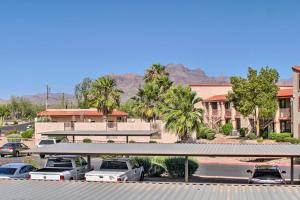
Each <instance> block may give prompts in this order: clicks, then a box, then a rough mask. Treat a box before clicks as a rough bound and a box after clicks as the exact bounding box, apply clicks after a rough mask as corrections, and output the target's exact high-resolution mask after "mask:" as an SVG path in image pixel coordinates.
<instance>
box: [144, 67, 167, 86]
mask: <svg viewBox="0 0 300 200" xmlns="http://www.w3.org/2000/svg"><path fill="white" fill-rule="evenodd" d="M158 76H167V77H168V76H169V73H168V72H167V71H166V67H165V66H163V65H161V64H153V65H152V66H151V67H150V69H147V71H146V73H145V75H144V81H145V82H146V83H147V82H151V81H152V80H153V79H154V78H156V77H158Z"/></svg>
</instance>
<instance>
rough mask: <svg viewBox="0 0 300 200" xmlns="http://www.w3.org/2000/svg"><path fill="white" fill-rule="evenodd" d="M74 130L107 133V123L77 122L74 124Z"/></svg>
mask: <svg viewBox="0 0 300 200" xmlns="http://www.w3.org/2000/svg"><path fill="white" fill-rule="evenodd" d="M74 130H76V131H105V130H106V123H105V122H95V123H88V122H76V123H74Z"/></svg>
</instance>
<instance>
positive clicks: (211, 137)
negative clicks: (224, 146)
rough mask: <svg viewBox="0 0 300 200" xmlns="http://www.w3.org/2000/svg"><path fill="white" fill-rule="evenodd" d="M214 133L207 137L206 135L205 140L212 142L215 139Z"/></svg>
mask: <svg viewBox="0 0 300 200" xmlns="http://www.w3.org/2000/svg"><path fill="white" fill-rule="evenodd" d="M215 135H216V134H215V133H208V134H207V135H206V139H208V140H213V139H215Z"/></svg>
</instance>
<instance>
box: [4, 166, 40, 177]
mask: <svg viewBox="0 0 300 200" xmlns="http://www.w3.org/2000/svg"><path fill="white" fill-rule="evenodd" d="M35 170H36V168H35V167H34V166H32V165H30V164H28V163H11V164H5V165H2V166H1V167H0V179H1V178H2V179H3V178H22V179H25V178H26V179H27V178H29V172H32V171H35Z"/></svg>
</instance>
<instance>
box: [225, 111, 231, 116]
mask: <svg viewBox="0 0 300 200" xmlns="http://www.w3.org/2000/svg"><path fill="white" fill-rule="evenodd" d="M225 117H230V118H231V109H225Z"/></svg>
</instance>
